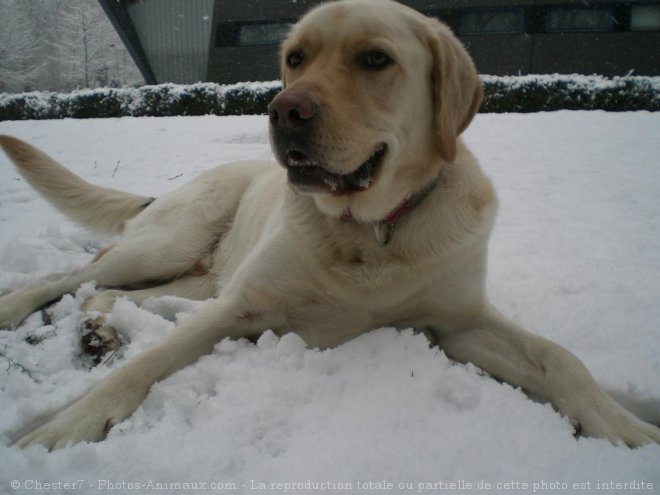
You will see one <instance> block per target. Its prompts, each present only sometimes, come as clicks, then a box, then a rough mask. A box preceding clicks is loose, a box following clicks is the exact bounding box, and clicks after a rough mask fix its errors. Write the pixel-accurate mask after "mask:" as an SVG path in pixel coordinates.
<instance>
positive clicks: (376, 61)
mask: <svg viewBox="0 0 660 495" xmlns="http://www.w3.org/2000/svg"><path fill="white" fill-rule="evenodd" d="M392 63H394V61H393V60H392V59H391V58H390V57H389V56H388V55H386V54H385V53H383V52H381V51H379V50H371V51H369V52H366V53H364V54H362V57H361V59H360V64H361V65H362V66H363V67H364V68H366V69H371V70H380V69H384V68H385V67H387V66H388V65H390V64H392Z"/></svg>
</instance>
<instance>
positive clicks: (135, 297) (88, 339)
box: [80, 273, 216, 363]
mask: <svg viewBox="0 0 660 495" xmlns="http://www.w3.org/2000/svg"><path fill="white" fill-rule="evenodd" d="M215 292H216V290H215V278H214V277H213V276H212V275H210V274H208V273H207V274H202V275H187V276H184V277H182V278H179V279H176V280H173V281H172V282H169V283H166V284H163V285H157V286H154V287H149V288H146V289H139V290H112V289H111V290H104V291H102V292H100V293H99V294H96V295H94V296H92V297H91V298H90V299H88V300H87V301H86V302H85V304H84V305H83V310H84V311H85V312H86V316H85V318H84V319H83V323H82V328H81V340H80V344H81V348H82V350H83V352H84V353H85V354H87V355H89V356H90V357H92V358H94V360H95V361H96V362H97V363H98V362H100V360H101V358H102V357H103V356H104V355H105V354H106V353H108V352H111V351H114V350H117V349H118V348H119V347H120V346H121V339H120V337H119V335H118V333H117V330H115V328H114V327H113V326H112V325H110V324H109V323H108V322H107V316H106V315H107V314H108V313H109V312H110V311H111V310H112V306H113V305H114V303H115V301H116V300H117V298H120V297H124V298H127V299H129V300H130V301H132V302H134V303H135V304H138V305H139V304H142V303H143V302H144V301H146V300H147V299H149V298H151V297H161V296H177V297H183V298H186V299H193V300H196V301H204V300H206V299H209V298H211V297H213V296H214V295H215Z"/></svg>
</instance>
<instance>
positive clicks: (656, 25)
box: [630, 5, 660, 31]
mask: <svg viewBox="0 0 660 495" xmlns="http://www.w3.org/2000/svg"><path fill="white" fill-rule="evenodd" d="M630 30H631V31H660V5H635V6H633V7H631V9H630Z"/></svg>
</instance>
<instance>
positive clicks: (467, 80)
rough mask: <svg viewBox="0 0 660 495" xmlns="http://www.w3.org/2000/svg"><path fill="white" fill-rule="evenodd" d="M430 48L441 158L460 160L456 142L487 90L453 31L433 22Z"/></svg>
mask: <svg viewBox="0 0 660 495" xmlns="http://www.w3.org/2000/svg"><path fill="white" fill-rule="evenodd" d="M427 37H428V44H429V48H430V50H431V55H432V58H433V73H432V78H433V81H432V84H433V98H434V102H433V103H434V109H435V110H434V111H435V117H434V125H435V132H436V136H437V138H438V147H439V151H440V156H441V157H442V159H443V160H445V161H447V162H453V161H454V159H455V158H456V140H457V138H458V136H459V135H460V134H461V132H463V131H464V130H465V128H466V127H467V126H468V125H469V124H470V122H471V121H472V118H473V117H474V115H475V113H477V110H478V109H479V104H480V103H481V97H482V95H483V90H482V87H481V79H480V78H479V75H478V74H477V69H476V68H475V66H474V62H473V61H472V58H471V57H470V55H469V54H468V52H467V50H466V49H465V47H463V45H462V44H461V42H460V41H459V40H458V39H457V38H456V36H454V34H453V33H452V32H451V30H450V29H449V28H448V27H447V26H445V25H444V24H442V23H441V22H439V21H436V20H433V19H429V24H428V32H427Z"/></svg>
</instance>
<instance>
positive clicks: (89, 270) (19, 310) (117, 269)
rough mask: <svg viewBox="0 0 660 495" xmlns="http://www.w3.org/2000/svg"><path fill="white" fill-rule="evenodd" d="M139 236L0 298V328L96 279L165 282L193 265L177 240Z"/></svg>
mask: <svg viewBox="0 0 660 495" xmlns="http://www.w3.org/2000/svg"><path fill="white" fill-rule="evenodd" d="M161 237H162V236H148V235H140V236H135V237H129V238H127V239H124V240H122V241H121V242H120V243H119V244H117V245H116V246H115V247H113V248H112V249H110V250H109V251H107V252H106V253H105V254H104V255H103V256H101V257H99V258H97V259H95V260H94V261H92V262H91V263H89V264H88V265H86V266H84V267H82V268H79V269H77V270H73V271H71V272H68V273H59V274H53V275H49V276H47V277H45V278H42V279H39V280H36V281H34V282H31V283H29V284H28V285H26V286H24V287H22V288H20V289H18V290H17V291H15V292H12V293H9V294H6V295H4V296H1V297H0V328H14V327H16V326H17V325H19V324H20V323H21V322H22V321H23V320H24V319H25V318H26V317H27V316H28V315H29V314H30V313H32V312H33V311H34V310H36V309H38V308H40V307H42V306H44V305H46V304H48V303H49V302H52V301H54V300H57V299H58V298H60V297H61V296H62V295H64V294H66V293H69V292H72V291H74V290H75V289H77V288H78V287H80V285H81V284H83V283H85V282H90V281H96V283H97V284H98V285H99V286H102V287H126V286H132V285H137V284H145V283H152V284H154V283H157V282H164V281H165V282H166V281H169V280H172V279H175V278H177V277H180V276H181V275H183V274H185V273H186V272H187V271H188V270H189V269H190V268H191V267H192V266H194V264H195V260H194V259H193V260H189V259H188V258H189V255H186V254H185V253H184V254H182V253H181V252H180V251H181V248H180V244H181V243H179V242H178V239H176V242H175V240H174V239H167V238H161Z"/></svg>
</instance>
